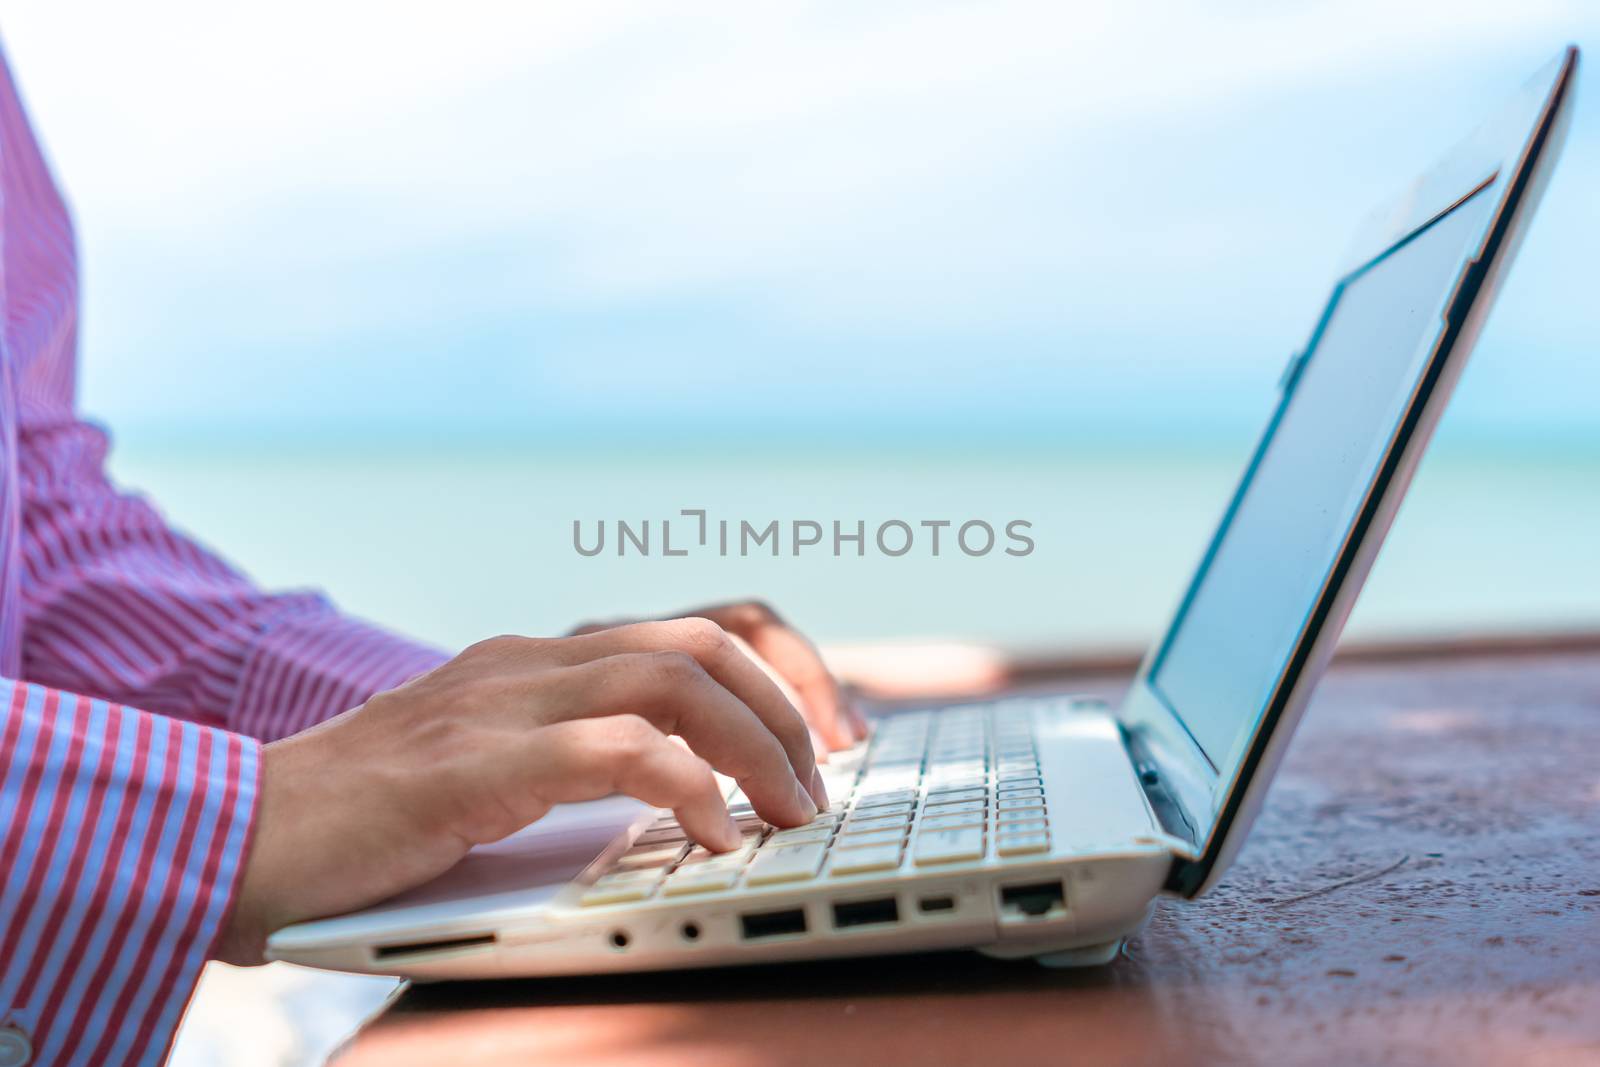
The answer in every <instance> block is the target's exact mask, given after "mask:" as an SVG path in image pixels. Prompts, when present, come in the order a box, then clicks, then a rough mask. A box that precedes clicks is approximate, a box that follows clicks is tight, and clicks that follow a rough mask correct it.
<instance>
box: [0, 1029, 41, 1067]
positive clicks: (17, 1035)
mask: <svg viewBox="0 0 1600 1067" xmlns="http://www.w3.org/2000/svg"><path fill="white" fill-rule="evenodd" d="M32 1061H33V1042H31V1041H29V1040H28V1035H27V1034H25V1033H23V1032H22V1031H21V1030H20V1029H18V1028H17V1027H15V1026H0V1067H27V1064H29V1063H31V1062H32Z"/></svg>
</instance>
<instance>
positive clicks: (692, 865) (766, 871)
mask: <svg viewBox="0 0 1600 1067" xmlns="http://www.w3.org/2000/svg"><path fill="white" fill-rule="evenodd" d="M1035 706H1036V705H1035V703H1034V702H1031V701H1010V702H1007V703H1003V704H994V705H985V706H982V707H960V708H946V709H942V710H940V711H937V712H907V713H904V714H900V715H895V716H892V717H889V718H886V719H883V720H881V721H880V723H879V724H878V727H877V729H876V730H875V732H874V733H873V736H872V740H871V743H870V745H869V747H868V749H867V753H866V755H865V757H864V758H863V760H862V763H861V768H860V770H859V771H858V773H857V775H856V777H855V780H854V782H853V783H852V784H851V787H850V789H849V792H848V793H847V795H845V796H844V797H843V798H842V799H840V800H836V801H835V802H834V803H833V804H832V805H830V807H829V808H828V810H827V811H824V812H819V813H818V814H817V817H816V818H815V819H813V820H812V821H811V822H809V823H807V824H806V825H805V826H799V827H795V828H793V829H788V830H780V829H777V828H775V827H772V826H769V825H767V824H766V823H765V822H763V821H762V820H761V817H760V816H759V815H757V814H756V813H755V812H754V811H753V810H752V809H751V807H750V805H749V803H748V802H746V801H745V800H744V799H743V797H742V795H741V794H739V793H735V794H734V795H733V797H731V798H730V799H729V812H730V813H731V814H732V815H733V818H734V822H735V823H736V824H737V825H738V827H739V829H740V831H741V832H742V833H743V835H744V843H743V844H742V845H741V846H740V847H739V848H737V849H735V850H733V851H732V852H723V853H714V852H709V851H707V850H706V849H704V848H701V847H700V846H698V845H691V844H690V842H689V840H688V837H687V835H686V834H685V833H684V832H683V829H682V828H681V827H680V826H679V825H678V823H677V820H676V819H675V818H674V817H673V816H672V815H670V814H668V815H663V816H662V817H661V818H659V819H657V820H656V821H655V822H654V823H653V824H651V826H650V827H649V828H648V829H646V830H645V831H644V832H643V833H642V834H640V835H639V837H638V838H637V839H636V840H635V841H634V842H633V844H632V845H631V846H630V847H629V848H628V851H627V852H625V853H623V854H622V855H621V856H620V857H618V858H617V860H616V861H615V862H614V863H613V864H612V865H611V866H610V867H609V868H608V869H607V870H606V872H605V873H604V874H603V875H601V876H600V877H599V878H598V879H596V880H595V882H594V884H593V885H591V886H590V887H589V889H588V890H587V891H585V892H584V894H583V895H582V896H581V897H580V898H579V903H580V904H581V905H583V906H585V907H595V906H600V905H605V904H620V903H628V902H634V901H641V900H649V899H652V898H656V897H679V896H693V895H695V894H701V893H717V892H725V891H727V890H731V889H737V888H739V887H741V886H750V887H760V886H768V885H783V884H787V883H805V882H811V881H816V880H818V879H829V878H848V877H851V876H854V875H861V874H883V873H887V872H892V871H897V870H899V869H900V868H901V866H902V865H903V864H905V863H907V862H909V863H910V864H911V865H912V866H913V867H914V868H918V869H934V868H940V867H948V866H950V865H954V864H967V863H976V862H979V861H982V860H984V859H985V858H986V857H990V856H998V857H1001V858H1009V857H1027V856H1035V855H1038V854H1040V853H1045V852H1048V851H1049V849H1050V818H1049V812H1048V810H1047V808H1046V805H1045V796H1044V782H1043V779H1042V777H1041V775H1040V772H1039V754H1038V746H1037V745H1036V743H1035V741H1034V737H1033V727H1032V714H1031V713H1032V710H1033V708H1034V707H1035Z"/></svg>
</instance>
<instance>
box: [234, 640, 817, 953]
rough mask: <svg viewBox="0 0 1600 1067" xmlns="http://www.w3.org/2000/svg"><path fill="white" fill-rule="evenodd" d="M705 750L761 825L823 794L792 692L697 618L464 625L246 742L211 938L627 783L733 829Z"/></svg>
mask: <svg viewBox="0 0 1600 1067" xmlns="http://www.w3.org/2000/svg"><path fill="white" fill-rule="evenodd" d="M669 735H673V736H675V737H676V738H678V739H681V741H682V742H683V744H679V743H677V742H676V741H674V740H673V736H669ZM713 768H715V769H716V770H718V771H721V772H722V773H724V774H726V775H728V776H730V777H732V778H734V779H735V780H737V781H738V782H739V784H740V786H741V787H742V789H743V791H744V793H745V795H746V796H747V797H748V798H749V801H750V803H751V805H752V806H753V807H754V808H755V810H756V812H757V813H759V814H760V815H761V816H762V818H764V819H766V820H767V821H768V822H771V823H774V824H776V825H778V826H798V825H801V824H803V823H805V822H808V821H809V820H810V819H811V818H812V816H814V815H815V814H816V813H817V811H818V809H819V808H822V807H826V806H827V803H828V800H827V794H826V792H825V791H824V789H823V785H822V778H821V776H820V775H819V774H818V773H817V767H816V760H815V757H814V755H813V753H812V749H811V743H810V738H809V735H808V733H807V731H806V727H805V723H804V721H803V720H802V719H801V717H800V714H799V712H797V711H796V710H795V708H794V706H793V705H791V704H790V703H789V701H788V700H787V699H785V698H784V696H783V694H782V692H781V691H780V690H779V688H778V687H777V686H776V685H774V684H773V682H772V681H771V680H770V679H769V678H767V677H766V675H765V674H763V673H762V672H761V670H760V669H759V668H757V667H756V666H755V664H754V663H752V662H751V660H750V659H749V658H748V657H747V656H746V655H745V654H744V653H743V652H741V651H739V649H738V648H737V647H736V645H735V644H734V642H733V640H731V639H730V637H729V635H728V633H727V632H726V631H724V630H723V629H722V628H721V627H720V626H718V625H716V624H715V623H712V622H709V621H707V620H705V619H698V618H688V619H676V620H671V621H666V622H649V623H637V624H633V625H627V626H619V627H616V628H613V629H607V630H600V631H596V632H593V633H589V634H584V635H579V636H573V637H566V638H555V639H530V638H521V637H496V638H492V639H490V640H488V641H484V642H481V643H479V644H476V645H473V646H472V647H471V648H468V649H467V650H466V651H464V652H462V653H461V654H460V655H459V656H457V657H456V658H455V659H453V660H451V661H450V662H448V663H446V664H444V665H443V666H441V667H439V668H438V669H436V670H433V671H430V672H429V673H427V674H424V675H422V676H420V677H418V678H416V679H413V680H412V681H410V682H408V683H406V684H405V685H403V686H400V687H399V688H398V689H392V690H389V691H388V692H384V693H379V694H378V695H376V696H374V697H373V698H372V699H371V700H368V701H367V702H366V703H365V704H363V705H362V706H361V707H359V708H356V709H354V710H352V711H348V712H345V713H344V714H343V715H340V716H338V717H337V718H334V719H330V720H329V721H327V722H325V723H322V724H321V725H319V726H316V727H313V728H312V729H310V730H307V731H305V732H303V733H300V734H296V735H294V736H293V737H289V738H285V739H283V740H281V741H276V742H273V743H272V744H269V745H267V746H265V747H264V748H263V749H262V756H261V784H260V787H259V806H258V810H257V818H256V826H255V831H254V840H253V843H252V845H251V848H250V853H249V855H248V856H247V857H246V863H245V871H244V875H243V879H242V881H241V883H240V888H239V892H238V897H237V900H236V901H235V905H234V909H233V912H232V915H231V918H230V920H229V923H228V926H227V928H226V929H225V931H224V934H223V938H222V944H221V952H220V955H221V957H222V958H223V959H225V960H228V961H229V962H235V963H249V962H259V960H260V958H261V953H262V949H263V947H264V945H265V940H266V936H267V935H268V934H269V933H270V932H271V931H273V930H276V929H278V928H279V927H282V926H286V925H288V924H290V923H293V922H299V921H302V920H305V919H310V918H316V917H320V916H324V915H331V914H337V913H340V912H344V911H349V910H351V909H354V908H359V907H363V906H365V905H368V904H372V903H376V902H377V901H380V900H383V899H385V898H387V897H390V896H393V895H394V894H395V893H398V892H400V891H401V890H404V889H408V888H410V887H412V886H415V885H418V884H421V883H422V882H425V881H427V880H429V879H431V878H433V877H435V876H436V875H438V874H441V873H443V872H444V871H446V870H448V869H449V868H450V867H451V866H453V865H454V864H455V863H456V861H457V860H459V859H460V858H461V857H462V856H463V855H465V854H466V852H467V850H468V849H470V848H471V847H472V846H474V845H477V844H483V843H487V842H491V841H497V840H499V839H501V838H503V837H505V836H507V835H508V834H511V833H514V832H516V831H517V830H520V829H521V828H522V827H524V826H527V825H528V824H529V823H532V822H535V821H537V820H538V819H539V818H540V817H542V816H543V815H544V814H545V813H546V812H547V811H549V810H550V808H551V807H552V806H554V805H556V804H558V803H564V802H571V801H581V800H592V799H595V798H598V797H602V796H607V795H609V794H611V793H615V792H620V793H626V794H628V795H630V796H634V797H637V798H639V799H640V800H643V801H645V802H646V803H648V804H653V805H656V806H659V807H664V808H671V809H672V810H673V811H674V812H675V813H676V814H677V817H678V820H679V822H680V823H681V824H682V825H683V828H684V830H685V832H687V833H688V834H689V836H690V837H692V838H694V839H695V840H696V841H697V842H699V843H700V844H702V845H705V846H706V847H707V848H709V849H713V850H716V851H725V850H728V849H731V848H734V847H737V845H738V844H739V840H740V838H739V833H738V831H737V829H736V828H735V827H734V824H733V821H732V819H731V818H730V817H729V815H728V810H727V806H726V804H725V803H724V800H723V797H722V793H721V791H720V789H719V788H718V786H717V782H716V779H715V778H714V777H713V776H712V769H713Z"/></svg>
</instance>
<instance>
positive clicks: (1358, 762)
mask: <svg viewBox="0 0 1600 1067" xmlns="http://www.w3.org/2000/svg"><path fill="white" fill-rule="evenodd" d="M1079 680H1080V681H1083V682H1085V683H1087V684H1088V685H1089V688H1090V690H1091V691H1094V690H1098V691H1100V692H1107V693H1111V692H1114V691H1115V689H1116V688H1117V686H1118V680H1117V679H1116V678H1115V677H1105V676H1102V677H1100V678H1099V679H1079ZM1597 841H1600V649H1583V648H1578V649H1569V650H1567V651H1564V652H1560V653H1552V652H1549V651H1543V652H1537V651H1529V650H1527V649H1517V650H1510V651H1508V650H1504V649H1502V650H1499V651H1497V652H1493V653H1491V654H1484V655H1472V656H1468V655H1462V654H1457V655H1439V654H1437V653H1432V654H1428V655H1426V656H1422V657H1412V656H1406V655H1387V656H1382V657H1368V658H1358V659H1356V660H1354V661H1351V660H1346V661H1344V662H1341V663H1340V664H1338V665H1336V666H1335V668H1334V670H1333V671H1332V672H1331V673H1330V674H1329V676H1328V677H1327V679H1326V680H1325V681H1324V682H1323V684H1322V686H1321V687H1320V689H1319V691H1318V694H1317V696H1316V698H1315V701H1314V704H1313V706H1312V708H1311V711H1310V713H1309V714H1308V716H1307V718H1306V720H1305V722H1304V724H1303V725H1302V727H1301V730H1300V732H1299V734H1298V735H1297V737H1296V738H1295V742H1294V744H1293V746H1292V748H1291V751H1290V753H1289V756H1288V758H1287V760H1286V761H1285V764H1284V766H1283V769H1282V772H1281V774H1280V776H1279V779H1278V781H1277V782H1276V783H1275V785H1274V786H1273V789H1272V792H1271V795H1270V797H1269V799H1268V801H1267V805H1266V808H1265V810H1264V812H1263V814H1262V816H1261V818H1260V819H1259V820H1258V822H1257V823H1256V827H1255V830H1254V832H1253V833H1252V835H1251V838H1250V840H1249V843H1248V845H1247V846H1246V848H1245V850H1244V851H1243V852H1242V854H1241V855H1240V857H1239V860H1238V862H1237V863H1236V864H1235V866H1234V867H1233V869H1232V870H1231V872H1230V873H1229V874H1228V876H1227V878H1226V880H1225V882H1224V883H1223V884H1222V885H1221V886H1220V887H1219V888H1218V889H1217V890H1216V891H1215V892H1214V893H1212V894H1211V895H1209V896H1207V897H1205V898H1203V899H1201V900H1198V901H1163V902H1162V903H1161V905H1160V906H1159V908H1158V910H1157V913H1156V915H1155V917H1154V919H1153V920H1152V922H1151V923H1150V925H1149V926H1148V928H1147V929H1146V930H1145V931H1144V933H1143V934H1142V935H1141V936H1139V937H1138V938H1137V939H1135V940H1134V941H1132V942H1131V943H1130V944H1129V946H1128V948H1127V950H1126V952H1125V953H1124V955H1123V956H1122V957H1121V958H1119V959H1117V960H1116V961H1115V962H1114V963H1112V964H1110V965H1108V966H1106V967H1102V968H1097V969H1093V970H1083V971H1051V970H1047V969H1044V968H1041V967H1039V966H1037V965H1036V964H1034V963H1031V962H1028V961H1021V962H1004V963H1003V962H996V961H992V960H987V959H985V958H983V957H980V956H977V955H976V954H967V953H957V954H940V955H923V956H915V957H898V958H880V959H873V960H866V961H862V960H853V961H843V962H832V963H815V964H806V965H784V966H776V967H761V968H746V969H736V970H721V971H698V972H676V973H671V974H644V975H634V976H622V977H605V978H579V979H574V978H562V979H540V980H528V981H514V982H483V983H468V984H450V985H438V986H428V987H414V988H412V989H410V990H408V991H407V992H406V993H405V994H404V995H403V996H401V997H400V998H399V999H398V1000H397V1001H396V1002H395V1004H394V1005H393V1007H392V1008H391V1009H390V1010H389V1011H388V1012H387V1013H386V1014H385V1015H383V1016H382V1017H381V1018H380V1019H379V1020H377V1021H376V1022H375V1023H374V1024H373V1025H371V1026H369V1027H368V1028H367V1029H366V1030H365V1031H364V1032H363V1033H361V1034H360V1035H359V1036H358V1037H357V1038H356V1039H355V1040H354V1041H353V1042H352V1043H351V1044H350V1045H349V1046H348V1048H347V1049H346V1051H345V1054H344V1055H343V1056H342V1057H340V1058H339V1060H338V1062H339V1063H340V1064H341V1065H345V1067H356V1065H362V1067H365V1065H368V1064H384V1065H404V1064H413V1063H416V1064H422V1063H428V1064H433V1063H462V1064H468V1063H470V1064H528V1063H586V1064H608V1065H612V1064H651V1065H660V1067H665V1065H671V1064H694V1065H696V1067H722V1065H738V1064H758V1063H759V1064H852V1063H870V1064H915V1065H918V1067H933V1065H942V1064H963V1065H965V1064H981V1063H1016V1064H1028V1063H1068V1062H1083V1063H1096V1064H1102V1063H1140V1064H1143V1063H1163V1064H1181V1063H1224V1062H1225V1063H1262V1064H1269V1063H1270V1064H1281V1063H1298V1062H1312V1063H1320V1062H1339V1063H1347V1064H1350V1063H1373V1064H1377V1063H1384V1064H1391V1063H1393V1064H1399V1063H1455V1064H1463V1063H1464V1064H1476V1063H1486V1064H1487V1063H1518V1064H1567V1063H1600V843H1597Z"/></svg>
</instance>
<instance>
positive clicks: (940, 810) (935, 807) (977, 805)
mask: <svg viewBox="0 0 1600 1067" xmlns="http://www.w3.org/2000/svg"><path fill="white" fill-rule="evenodd" d="M986 807H987V805H985V804H984V802H983V800H982V798H979V799H977V800H947V801H945V802H943V803H941V804H935V803H933V802H932V801H929V802H928V806H927V807H925V808H923V809H922V814H923V815H965V814H969V813H972V812H977V813H979V814H982V813H983V811H984V809H985V808H986Z"/></svg>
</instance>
